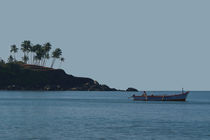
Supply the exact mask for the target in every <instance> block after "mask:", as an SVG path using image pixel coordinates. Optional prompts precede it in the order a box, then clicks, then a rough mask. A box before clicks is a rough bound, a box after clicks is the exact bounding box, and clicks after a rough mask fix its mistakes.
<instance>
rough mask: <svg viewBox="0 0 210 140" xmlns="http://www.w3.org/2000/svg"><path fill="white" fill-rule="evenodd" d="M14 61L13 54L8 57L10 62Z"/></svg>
mask: <svg viewBox="0 0 210 140" xmlns="http://www.w3.org/2000/svg"><path fill="white" fill-rule="evenodd" d="M12 62H14V58H13V57H12V55H10V56H9V58H8V63H12Z"/></svg>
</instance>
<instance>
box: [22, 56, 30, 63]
mask: <svg viewBox="0 0 210 140" xmlns="http://www.w3.org/2000/svg"><path fill="white" fill-rule="evenodd" d="M22 60H23V62H24V63H25V64H27V62H28V60H29V57H28V56H26V55H24V56H23V57H22Z"/></svg>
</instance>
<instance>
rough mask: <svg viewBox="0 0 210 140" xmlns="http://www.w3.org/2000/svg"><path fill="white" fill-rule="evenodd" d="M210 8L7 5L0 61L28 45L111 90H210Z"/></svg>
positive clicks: (109, 2) (84, 2)
mask: <svg viewBox="0 0 210 140" xmlns="http://www.w3.org/2000/svg"><path fill="white" fill-rule="evenodd" d="M209 7H210V1H209V0H174V1H171V0H144V1H140V0H103V1H102V0H74V1H71V0H16V1H15V0H2V1H0V56H1V57H2V58H4V59H7V57H8V55H9V54H8V52H9V49H10V45H12V44H17V45H20V43H21V42H22V41H23V40H31V41H32V42H33V43H34V44H35V43H45V42H47V41H50V42H51V44H52V45H53V47H54V48H56V47H59V48H61V49H62V50H63V56H64V57H65V58H66V62H65V63H64V65H63V68H64V69H65V70H66V72H67V73H69V74H73V75H75V76H86V77H91V78H93V79H95V80H97V81H99V82H100V83H102V84H107V85H109V86H110V87H116V88H119V89H126V88H127V87H130V86H132V87H135V88H138V89H139V90H179V89H181V88H182V87H184V88H185V89H188V90H210V18H209V14H210V8H209Z"/></svg>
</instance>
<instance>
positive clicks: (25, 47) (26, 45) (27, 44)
mask: <svg viewBox="0 0 210 140" xmlns="http://www.w3.org/2000/svg"><path fill="white" fill-rule="evenodd" d="M31 46H32V45H31V41H29V40H25V41H23V42H22V44H21V50H22V51H23V53H24V56H23V58H24V57H25V56H27V57H28V54H29V52H30V50H31ZM25 58H26V57H25ZM25 60H26V59H25ZM28 60H29V57H28V59H27V61H28ZM27 61H26V63H27ZM24 62H25V61H24Z"/></svg>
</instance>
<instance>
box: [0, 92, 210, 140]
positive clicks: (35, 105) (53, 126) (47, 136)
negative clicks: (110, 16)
mask: <svg viewBox="0 0 210 140" xmlns="http://www.w3.org/2000/svg"><path fill="white" fill-rule="evenodd" d="M150 93H153V94H176V93H180V92H178V91H164V92H160V91H154V92H149V93H148V94H150ZM132 94H133V93H132V92H76V91H75V92H73V91H65V92H58V91H54V92H35V91H0V139H2V140H14V139H17V140H58V139H59V140H69V139H71V140H74V139H75V140H106V139H107V140H119V139H120V140H139V139H141V140H169V139H170V140H198V139H201V140H209V139H210V92H209V91H191V92H190V94H189V96H188V98H187V101H186V102H162V101H156V102H145V101H133V100H132V99H129V98H128V97H130V96H131V95H132ZM135 94H139V95H140V94H142V93H141V92H139V93H135Z"/></svg>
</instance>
